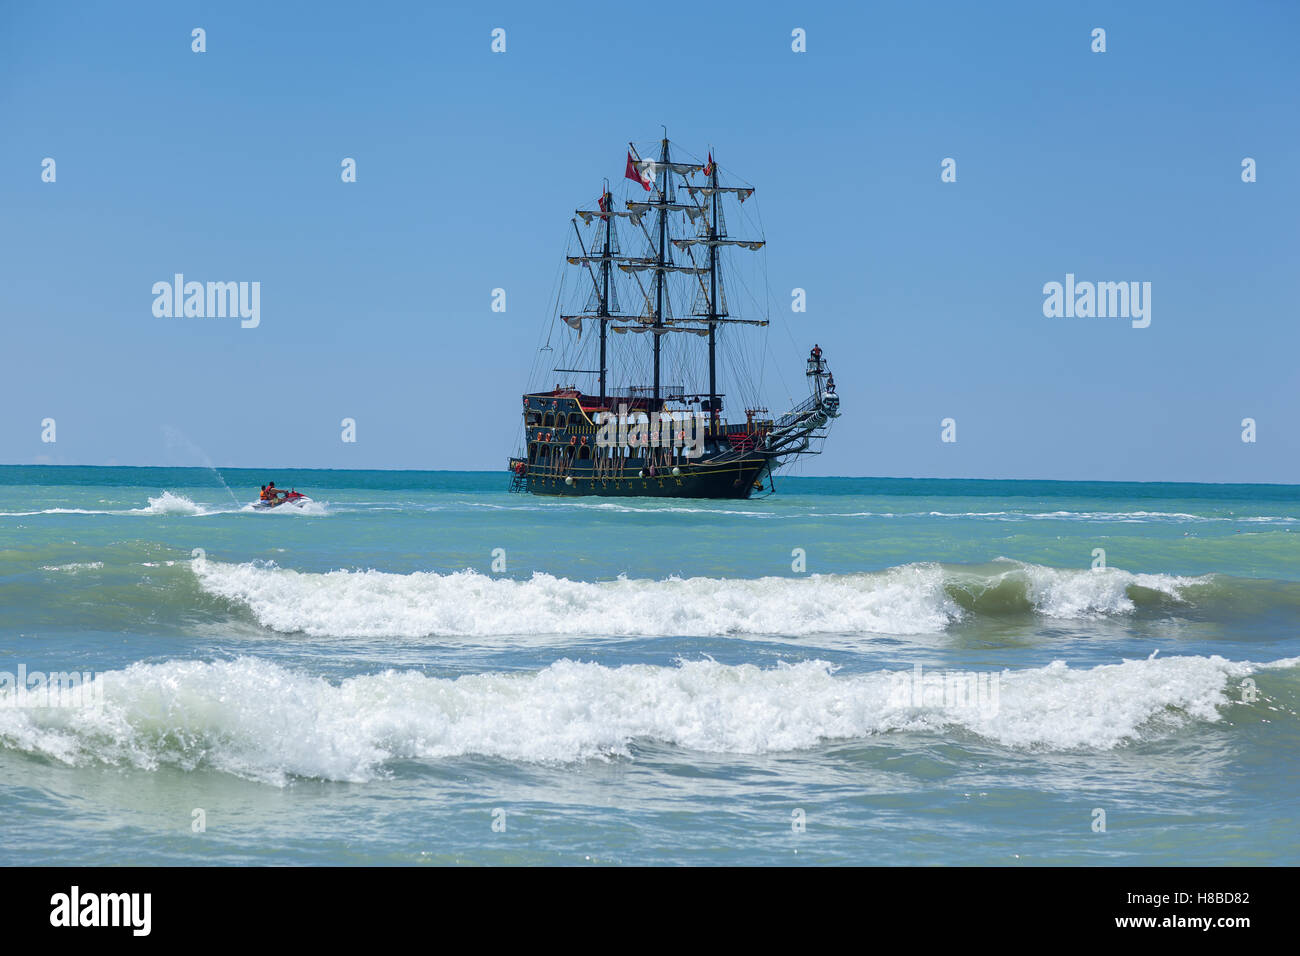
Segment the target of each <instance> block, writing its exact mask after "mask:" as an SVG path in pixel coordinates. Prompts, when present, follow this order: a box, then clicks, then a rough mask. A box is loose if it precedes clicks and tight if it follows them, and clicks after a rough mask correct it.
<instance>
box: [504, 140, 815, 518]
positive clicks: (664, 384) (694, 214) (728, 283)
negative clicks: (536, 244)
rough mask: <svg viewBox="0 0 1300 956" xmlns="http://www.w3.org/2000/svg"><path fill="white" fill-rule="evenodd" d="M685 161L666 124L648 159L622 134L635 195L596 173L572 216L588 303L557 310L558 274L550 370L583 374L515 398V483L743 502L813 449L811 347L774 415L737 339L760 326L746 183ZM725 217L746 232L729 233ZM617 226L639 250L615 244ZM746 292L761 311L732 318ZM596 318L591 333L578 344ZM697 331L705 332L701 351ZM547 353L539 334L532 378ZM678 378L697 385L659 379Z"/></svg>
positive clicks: (760, 242)
mask: <svg viewBox="0 0 1300 956" xmlns="http://www.w3.org/2000/svg"><path fill="white" fill-rule="evenodd" d="M690 158H691V157H689V156H687V155H685V154H683V152H682V150H680V149H679V148H676V149H675V147H674V144H672V143H670V142H669V140H668V136H667V132H666V131H665V133H664V137H663V139H662V140H661V141H660V142H659V144H658V158H657V159H643V158H642V156H641V153H640V152H639V151H638V149H637V147H636V144H634V143H629V144H628V155H627V164H626V168H625V172H624V179H625V180H629V181H631V183H632V184H634V185H627V184H625V190H626V191H627V192H630V193H631V194H632V198H629V199H626V200H625V202H624V207H625V208H623V209H616V208H615V202H614V196H613V193H612V192H611V190H610V188H609V184H608V181H606V183H605V185H604V187H603V188H602V190H601V195H600V198H599V199H598V200H597V202H596V208H595V209H577V210H575V211H574V218H573V220H572V226H573V234H572V236H571V237H570V240H569V242H570V250H569V254H568V255H567V256H566V259H567V262H568V264H569V265H570V266H574V267H576V268H577V271H578V275H579V283H580V284H579V288H578V289H577V290H576V295H577V301H582V302H584V303H585V304H584V305H583V306H582V307H581V308H580V309H577V310H576V311H573V312H572V313H571V314H565V312H564V305H565V293H564V288H565V285H566V284H567V283H566V282H564V281H562V282H561V285H560V292H559V293H558V294H557V296H556V310H555V315H554V316H553V317H552V320H551V321H552V326H551V329H552V331H554V330H561V334H562V335H564V336H565V337H566V341H565V342H564V343H563V344H562V346H561V357H562V359H564V360H562V361H561V362H560V363H559V364H558V365H555V366H554V367H552V368H551V369H549V370H548V371H550V372H553V373H557V374H559V375H562V376H583V378H582V379H580V380H579V379H575V378H569V379H567V384H561V382H557V383H556V384H555V387H554V388H551V389H546V390H540V389H537V390H532V391H529V392H527V393H526V394H524V396H523V445H524V447H523V450H522V452H521V453H520V454H519V455H518V456H516V457H512V458H510V459H509V470H510V472H511V474H512V476H513V480H512V483H511V490H512V491H516V492H526V493H531V494H536V495H555V496H567V497H571V496H597V497H629V496H650V497H666V498H749V497H750V496H751V495H754V494H755V493H758V492H762V491H775V480H774V475H775V473H776V471H777V469H778V468H780V467H781V466H783V465H785V464H787V463H789V462H790V461H792V460H794V459H796V458H798V457H799V456H802V455H808V454H817V453H819V452H820V450H821V445H822V442H823V441H824V439H825V437H826V435H827V432H828V430H829V427H830V423H831V422H832V421H833V420H834V419H835V418H837V417H839V414H840V400H839V396H838V395H837V394H836V391H835V380H834V377H833V376H832V374H831V372H830V369H829V367H828V365H827V362H826V359H825V357H824V355H823V354H822V350H821V348H820V347H819V346H817V345H814V346H813V347H812V350H811V352H810V353H809V355H808V358H807V360H806V365H805V369H804V372H805V377H806V380H807V382H808V388H809V394H808V396H807V397H806V398H805V399H803V400H802V401H799V402H798V403H797V404H793V407H792V408H790V410H789V411H787V412H786V413H785V414H783V415H781V416H779V417H775V418H774V417H769V416H768V413H767V409H766V408H764V407H763V406H762V405H760V404H759V403H758V401H757V399H756V396H755V393H754V390H755V389H756V388H757V387H759V386H760V385H761V373H758V372H755V371H754V365H753V362H752V360H751V359H750V358H748V357H747V356H746V354H745V353H744V352H743V351H740V350H738V349H737V348H735V347H736V346H737V345H738V340H739V338H740V336H741V334H742V333H744V332H747V331H748V330H750V329H753V328H765V327H767V326H768V324H769V319H768V318H767V317H766V315H767V295H766V289H767V284H766V276H765V275H764V276H762V279H761V294H759V295H755V294H754V293H753V292H752V291H751V289H752V285H754V284H747V283H746V282H745V280H746V277H747V276H748V274H749V273H748V272H747V270H746V269H745V268H743V267H741V268H734V267H733V261H732V259H731V254H733V253H745V254H751V255H752V254H753V253H761V252H762V251H763V250H764V247H765V244H766V240H765V239H764V238H763V235H762V229H761V222H759V221H758V220H757V216H756V214H752V212H751V211H752V210H753V209H754V207H755V205H756V204H755V203H753V202H752V197H753V195H754V192H755V190H754V187H753V186H752V185H750V184H747V183H744V182H743V181H740V180H735V179H734V178H733V179H732V181H731V182H724V181H723V177H722V175H721V171H720V168H719V166H718V164H717V162H716V161H715V160H714V156H713V151H712V149H710V150H709V153H708V159H707V160H706V161H704V162H698V161H686V160H689V159H690ZM638 190H640V191H639V192H638ZM747 200H751V202H750V204H749V206H748V208H746V206H745V204H746V201H747ZM732 204H734V205H732ZM729 215H730V216H731V217H732V218H733V219H735V218H739V219H741V220H742V221H743V222H744V223H745V224H746V225H747V226H748V227H750V228H751V229H752V230H753V233H754V234H750V235H742V236H740V237H733V236H731V235H729V234H728V231H727V218H728V216H729ZM579 220H581V221H582V222H583V224H584V225H585V227H586V229H587V230H588V232H587V234H586V235H585V236H584V233H583V230H582V229H580V228H579V226H578V221H579ZM593 225H594V227H595V228H594V229H593V228H592V227H593ZM747 231H749V230H748V229H747ZM620 232H622V233H623V234H624V236H625V237H627V236H630V238H631V242H632V243H634V244H635V245H636V246H639V247H640V252H641V254H640V255H626V254H624V251H623V249H624V246H625V240H624V239H621V238H620ZM724 253H726V255H724ZM760 268H761V265H760ZM755 284H757V283H755ZM620 287H621V291H620ZM629 299H630V300H631V301H634V302H636V303H637V308H636V309H635V311H632V310H629V311H627V312H622V311H620V302H621V301H625V300H629ZM742 299H744V300H745V301H746V303H747V304H749V305H752V306H753V307H754V308H755V309H756V310H757V311H759V312H760V315H737V314H732V306H731V303H732V302H733V301H737V300H742ZM687 303H689V305H687ZM683 305H686V306H687V307H686V308H683V307H682V306H683ZM760 316H761V317H760ZM556 319H559V320H561V321H562V322H563V325H560V324H559V323H557V322H556ZM591 326H595V329H594V331H595V332H596V335H594V336H592V335H588V336H587V337H586V341H585V342H584V341H583V334H584V330H585V329H588V328H590V327H591ZM611 333H613V336H612V337H611ZM699 339H707V352H704V351H703V350H702V349H700V348H699V345H700V344H702V343H699ZM633 340H635V341H633ZM615 344H617V346H618V347H617V348H611V346H612V345H615ZM691 346H693V347H691ZM720 351H725V352H726V354H727V356H730V357H733V359H734V361H733V363H732V367H728V366H727V365H726V364H725V363H724V364H723V365H722V367H721V368H720V362H719V360H720V359H721V358H723V357H724V356H722V355H720V354H719V353H720ZM593 353H594V354H593ZM555 357H556V353H555V349H554V348H553V347H552V346H551V344H550V334H548V338H547V342H546V344H545V345H544V346H543V347H542V348H541V349H540V350H539V362H538V363H535V365H534V374H535V375H536V373H537V371H538V368H539V366H540V365H541V364H543V362H545V364H550V361H547V360H548V359H549V360H553V359H554V358H555ZM593 364H594V365H595V366H596V367H595V368H592V367H591V366H592V365H593ZM616 369H617V370H621V371H622V373H623V375H624V376H625V378H624V381H625V382H626V381H633V382H635V381H640V382H645V381H646V379H647V378H648V379H649V383H648V384H638V385H633V384H621V385H616V384H615V383H616V381H617V380H616V379H614V372H615V370H616ZM724 375H725V376H727V377H728V378H729V379H730V383H731V385H733V386H734V387H735V389H736V391H737V392H740V393H746V394H747V395H748V396H749V397H748V400H746V399H745V398H742V400H741V404H740V406H739V407H741V408H743V410H744V420H743V421H736V422H729V421H727V420H726V419H725V417H724V415H723V410H724V402H730V401H731V399H730V398H729V397H728V395H727V394H726V393H725V392H724V391H722V390H721V389H722V376H724ZM637 376H640V377H637ZM673 376H676V380H677V381H679V382H687V381H689V382H690V383H691V384H690V385H687V384H669V382H672V381H674V377H673ZM546 377H547V379H548V380H553V379H551V377H550V376H549V375H547V376H546ZM561 381H562V382H563V381H566V380H563V379H562V380H561ZM580 382H581V385H580V384H579V383H580Z"/></svg>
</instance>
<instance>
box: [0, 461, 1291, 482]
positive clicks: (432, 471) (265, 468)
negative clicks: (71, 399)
mask: <svg viewBox="0 0 1300 956" xmlns="http://www.w3.org/2000/svg"><path fill="white" fill-rule="evenodd" d="M7 468H46V469H69V470H71V469H88V468H93V469H101V470H104V471H112V470H137V471H147V470H151V469H155V470H163V469H166V470H172V471H261V472H277V471H278V472H344V473H354V474H365V473H376V472H378V473H385V474H429V475H493V474H497V473H498V472H500V473H501V474H502V475H505V474H506V470H505V469H496V468H354V467H349V468H334V467H326V466H320V465H309V466H301V465H126V464H101V465H81V464H51V463H43V462H0V469H7ZM779 477H780V478H781V480H783V481H791V480H793V481H917V482H922V481H951V482H987V483H989V484H996V483H999V482H1026V483H1029V482H1033V483H1036V484H1060V485H1070V484H1088V485H1188V486H1215V487H1240V488H1296V489H1300V482H1294V483H1291V482H1281V481H1198V480H1186V479H1166V478H1010V477H1002V478H990V477H984V476H979V477H967V476H962V477H953V476H948V477H939V476H930V475H779Z"/></svg>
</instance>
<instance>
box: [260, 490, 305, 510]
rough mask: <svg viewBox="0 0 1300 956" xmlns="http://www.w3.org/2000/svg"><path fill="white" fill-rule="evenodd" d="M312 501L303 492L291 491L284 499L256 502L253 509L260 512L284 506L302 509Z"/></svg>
mask: <svg viewBox="0 0 1300 956" xmlns="http://www.w3.org/2000/svg"><path fill="white" fill-rule="evenodd" d="M310 501H311V499H310V498H308V497H307V496H306V495H304V494H303V493H302V492H300V491H290V492H289V493H288V494H286V495H285V496H284V497H282V498H276V499H274V500H272V501H260V500H259V501H254V502H253V507H254V508H256V509H257V510H258V511H266V510H268V509H270V508H279V507H282V506H283V505H296V506H297V507H299V508H301V507H302V506H303V505H305V504H308V503H309V502H310Z"/></svg>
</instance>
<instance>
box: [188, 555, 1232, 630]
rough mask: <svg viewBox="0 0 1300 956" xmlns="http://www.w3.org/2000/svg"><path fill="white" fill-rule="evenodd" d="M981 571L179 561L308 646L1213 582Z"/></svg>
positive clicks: (1065, 609) (1186, 587) (1112, 595)
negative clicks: (694, 571)
mask: <svg viewBox="0 0 1300 956" xmlns="http://www.w3.org/2000/svg"><path fill="white" fill-rule="evenodd" d="M990 567H991V569H992V570H982V571H975V570H967V569H962V568H947V567H944V566H942V565H939V564H907V565H902V566H900V567H896V568H890V569H889V570H886V571H880V572H871V573H860V574H831V575H817V574H814V575H809V576H807V577H799V578H785V577H767V578H754V579H745V578H706V577H695V578H667V579H665V580H646V579H629V578H623V577H621V578H618V579H617V580H613V581H601V582H584V581H573V580H570V579H568V578H558V577H554V576H552V575H549V574H544V573H541V572H538V573H535V574H533V576H532V577H531V578H529V579H528V580H523V581H516V580H512V579H509V578H496V577H490V576H488V575H484V574H480V573H478V572H476V571H471V570H467V571H459V572H455V573H450V574H439V573H437V572H431V571H430V572H415V573H411V574H394V573H389V572H383V571H331V572H328V573H308V572H301V571H293V570H287V569H282V568H277V567H275V566H274V565H271V564H262V563H249V564H226V563H221V562H217V561H210V560H206V561H196V562H194V564H193V565H192V568H193V572H194V574H195V575H196V577H197V579H198V582H199V585H200V586H201V587H202V589H203V590H204V591H206V592H208V593H209V594H213V595H216V596H218V597H221V598H224V599H226V600H228V601H231V602H233V603H234V604H236V605H238V606H240V607H243V608H247V609H248V611H249V612H251V613H252V615H253V617H254V618H255V619H256V620H257V621H258V623H259V624H261V625H262V626H263V627H266V628H270V629H271V630H274V631H279V632H282V633H295V632H301V633H305V634H308V635H311V636H313V637H405V638H415V637H436V636H444V637H458V636H469V637H486V636H492V635H517V634H601V635H607V636H646V637H656V636H699V637H707V636H715V635H716V636H723V635H743V634H780V635H790V636H800V635H811V634H929V633H939V632H942V631H943V630H944V629H945V628H947V627H948V626H949V625H951V624H952V623H954V622H956V621H959V620H961V619H962V618H963V617H965V616H967V615H970V614H987V615H998V614H1025V613H1033V614H1038V615H1042V616H1044V617H1048V618H1058V619H1072V618H1094V617H1102V616H1108V615H1121V614H1129V613H1132V612H1133V611H1134V610H1135V609H1137V608H1139V607H1153V608H1164V607H1170V606H1177V605H1183V604H1186V603H1187V602H1188V597H1187V595H1189V594H1191V593H1193V592H1196V591H1197V590H1198V589H1205V588H1207V587H1210V586H1212V584H1213V580H1214V579H1213V577H1201V578H1189V577H1178V576H1174V575H1166V574H1133V573H1130V572H1127V571H1121V570H1118V569H1108V570H1104V571H1090V570H1063V569H1057V568H1049V567H1043V566H1041V565H1030V564H1020V563H1017V562H1011V561H1007V562H1002V563H999V564H995V565H992V566H990Z"/></svg>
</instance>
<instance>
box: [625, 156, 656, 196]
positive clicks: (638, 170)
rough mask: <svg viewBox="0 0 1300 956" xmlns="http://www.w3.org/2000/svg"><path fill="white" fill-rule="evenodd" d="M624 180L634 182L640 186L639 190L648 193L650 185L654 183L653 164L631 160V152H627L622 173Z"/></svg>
mask: <svg viewBox="0 0 1300 956" xmlns="http://www.w3.org/2000/svg"><path fill="white" fill-rule="evenodd" d="M623 178H624V179H631V180H635V181H636V182H638V183H640V184H641V188H642V189H644V190H645V191H646V192H649V191H650V184H651V183H652V182H654V181H655V164H654V163H652V162H648V161H646V160H639V161H638V160H635V159H633V158H632V151H631V150H628V151H627V169H626V170H624V171H623Z"/></svg>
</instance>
